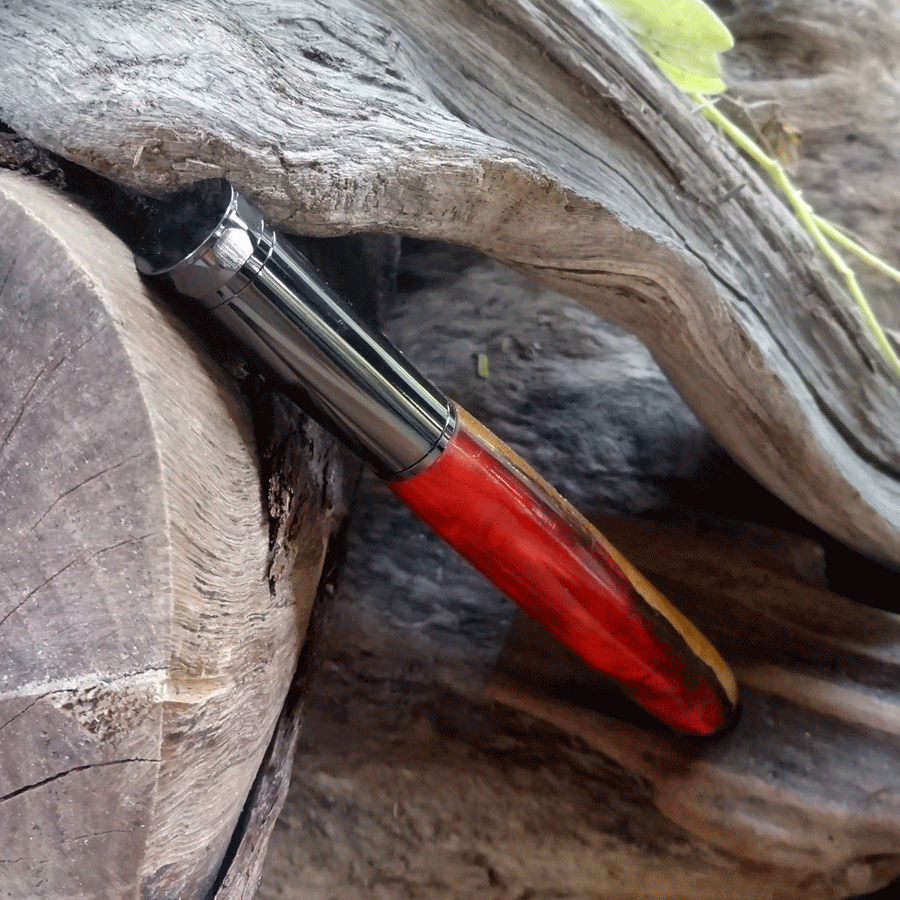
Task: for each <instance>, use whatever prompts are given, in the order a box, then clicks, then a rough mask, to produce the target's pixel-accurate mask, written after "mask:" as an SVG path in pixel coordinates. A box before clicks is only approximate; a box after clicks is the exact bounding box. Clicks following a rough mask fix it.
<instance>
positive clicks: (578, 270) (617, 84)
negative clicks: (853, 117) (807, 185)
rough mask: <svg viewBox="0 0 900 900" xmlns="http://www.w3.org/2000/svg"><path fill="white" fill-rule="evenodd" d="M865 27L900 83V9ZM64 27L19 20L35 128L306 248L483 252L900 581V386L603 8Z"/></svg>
mask: <svg viewBox="0 0 900 900" xmlns="http://www.w3.org/2000/svg"><path fill="white" fill-rule="evenodd" d="M796 9H797V10H800V6H798V7H796ZM802 9H803V12H802V14H801V13H800V12H799V11H798V12H797V15H798V16H801V17H805V21H807V22H808V23H811V24H810V27H812V25H813V24H815V23H816V22H818V17H819V15H820V13H823V12H828V13H829V14H830V15H831V18H832V20H834V16H835V13H836V11H837V12H841V11H843V13H845V14H846V13H847V11H848V10H850V9H851V7H849V6H848V5H847V4H843V3H837V2H834V0H818V2H816V3H814V4H809V3H807V4H802ZM852 9H853V19H852V23H849V22H848V23H847V24H846V25H845V26H844V27H845V28H846V29H848V30H851V31H852V29H853V28H854V27H855V24H854V23H856V22H857V21H858V20H859V18H860V16H861V15H862V12H861V10H864V11H865V13H866V16H868V19H869V20H871V21H873V22H877V23H878V27H879V29H880V33H881V39H880V40H879V41H878V43H877V47H878V52H879V53H882V52H887V50H886V48H890V50H891V51H892V52H893V56H892V57H891V59H890V62H891V64H892V65H893V66H895V67H896V64H897V55H896V54H897V50H896V48H897V47H898V46H900V39H898V38H900V35H898V33H897V28H898V27H900V26H898V22H900V16H898V9H900V7H898V3H897V0H889V2H882V0H865V2H863V3H862V4H854V5H853V7H852ZM67 10H68V5H67V4H66V3H65V2H64V0H44V2H42V3H30V4H11V5H8V6H7V7H6V8H5V9H4V10H3V11H2V13H0V83H2V85H3V91H2V98H0V118H2V119H3V120H4V121H6V123H7V124H8V125H10V126H11V127H12V128H14V129H15V130H16V131H18V132H19V133H21V134H23V135H25V136H27V137H29V138H31V139H32V140H34V141H35V142H37V143H38V144H41V145H44V146H46V147H48V148H50V149H52V150H54V151H56V152H59V153H61V154H63V155H64V156H67V157H68V158H70V159H73V160H76V161H78V162H80V163H83V164H84V165H87V166H89V167H91V168H93V169H96V170H98V171H100V172H102V173H104V174H106V175H108V176H110V177H111V178H113V179H114V180H117V181H120V182H123V183H127V184H130V185H132V186H135V187H138V188H141V189H142V190H146V191H153V190H162V189H164V188H171V187H174V186H176V185H178V184H183V183H185V182H190V181H193V180H195V179H197V178H201V177H206V176H209V175H225V176H227V177H230V178H232V179H233V180H234V181H235V182H236V183H237V184H238V185H239V186H240V187H241V188H242V189H244V190H245V191H246V192H247V193H248V194H249V195H250V196H251V198H252V199H254V200H255V201H256V202H257V203H258V205H259V206H260V207H261V208H262V209H263V210H264V212H266V213H267V214H268V215H269V216H270V217H271V218H272V220H273V221H274V222H276V223H277V224H280V225H282V226H285V227H286V228H287V230H289V231H293V232H296V233H318V234H333V233H336V232H342V231H362V230H369V231H388V232H394V233H397V232H400V233H408V234H415V235H420V236H424V237H432V238H441V239H444V240H450V241H454V242H459V243H464V244H470V245H473V246H476V247H479V248H480V249H482V250H484V251H485V252H487V253H489V254H490V255H492V256H494V257H496V258H498V259H500V260H503V261H505V262H507V263H509V264H510V265H512V266H515V267H516V268H518V269H520V270H521V271H522V272H525V273H527V274H529V275H532V276H534V277H535V278H538V279H540V280H542V281H543V282H544V283H546V284H548V285H551V286H553V287H555V288H558V289H559V290H561V291H563V292H565V293H568V294H570V295H572V296H575V297H577V298H579V299H581V300H582V301H584V302H585V303H587V304H588V305H589V306H591V307H592V308H594V309H595V310H597V311H599V312H601V313H603V314H604V315H607V316H609V317H610V318H612V319H613V320H614V321H616V322H618V323H620V324H622V325H624V326H625V327H627V328H629V329H630V330H633V331H634V332H635V333H637V334H638V335H640V337H641V338H642V340H643V341H644V342H645V343H646V344H647V345H648V346H649V347H650V349H651V350H652V352H653V354H654V356H655V357H656V359H657V360H658V361H659V362H660V363H661V365H662V367H663V369H664V370H665V371H666V373H667V374H668V375H669V377H670V378H671V379H672V381H673V383H674V384H675V385H676V387H677V388H678V390H679V392H680V393H681V394H682V395H683V396H684V397H685V398H686V399H687V401H688V403H689V405H690V406H691V407H692V409H694V410H695V411H696V412H697V414H698V416H699V417H700V419H701V420H702V421H703V422H704V424H705V425H706V426H707V427H708V428H709V429H710V430H711V431H712V433H713V434H714V435H715V436H716V438H717V439H718V440H719V441H720V442H721V443H722V445H723V446H725V447H726V448H727V449H728V450H729V452H730V453H731V454H732V455H733V456H734V457H735V458H736V459H737V460H739V461H740V462H741V464H742V465H744V466H746V467H747V468H748V469H749V470H750V471H751V472H752V473H753V474H754V475H755V476H756V477H757V478H759V479H760V480H761V481H762V482H763V483H764V484H766V485H767V486H768V487H769V488H770V489H771V490H772V491H773V492H775V493H776V494H778V495H779V496H780V497H782V498H783V499H784V500H785V501H787V502H788V503H789V504H790V505H791V506H792V507H793V508H794V509H796V510H798V511H799V512H800V513H801V514H802V515H804V516H806V517H807V518H809V519H811V520H812V521H814V522H816V523H818V524H819V525H820V526H822V527H823V528H824V529H825V530H827V531H829V532H830V533H832V534H834V535H836V536H838V537H839V538H841V539H842V540H845V541H847V542H848V543H850V544H852V545H854V546H856V547H857V548H859V549H862V550H864V551H866V552H868V553H871V554H873V555H875V556H878V557H880V558H882V559H886V560H893V561H895V562H900V488H898V480H897V475H898V471H900V449H898V448H900V420H898V418H897V416H896V410H897V408H898V406H900V384H898V382H897V379H896V378H895V376H894V375H893V374H892V372H891V371H890V369H889V368H888V366H887V364H886V362H885V361H884V360H883V358H882V357H881V356H880V354H879V352H878V351H877V349H876V347H875V345H874V343H873V341H872V339H871V337H870V336H869V334H868V332H867V331H866V329H865V327H864V326H863V324H862V320H861V317H860V316H859V314H858V313H857V312H856V310H855V309H854V308H853V307H852V306H851V304H850V301H849V299H848V298H847V296H846V295H845V293H844V291H843V288H842V287H841V286H840V285H839V284H838V282H837V281H836V278H835V276H834V275H833V274H832V273H831V271H830V270H829V269H828V268H827V267H826V265H825V263H824V262H823V261H822V260H821V258H820V257H819V256H818V255H817V254H816V252H815V251H814V249H813V247H812V245H811V242H810V240H809V238H808V237H807V235H806V234H805V232H803V231H802V229H801V228H800V226H799V225H798V223H797V222H796V220H795V219H794V218H793V217H792V216H791V215H790V214H789V213H788V212H787V210H786V208H785V206H784V204H783V203H782V202H781V201H780V200H779V199H778V198H777V197H775V196H774V194H773V193H772V191H771V189H770V188H769V186H768V185H766V184H765V183H764V182H763V181H762V180H761V179H760V177H758V176H757V174H756V173H755V172H754V171H753V170H751V169H750V167H749V166H748V165H747V164H745V162H744V161H743V159H742V158H741V157H740V156H739V155H738V154H737V153H736V152H735V151H734V150H733V149H732V148H731V147H730V146H729V145H727V144H726V143H725V142H724V140H723V139H722V138H720V137H719V136H718V135H717V134H716V133H715V132H714V131H713V130H712V128H711V127H710V126H709V125H707V124H706V123H705V122H704V120H703V119H702V117H700V116H699V115H696V114H695V112H694V111H693V109H692V106H691V103H690V102H688V101H687V100H686V99H685V98H684V97H683V96H681V95H679V94H678V93H677V91H676V90H675V88H674V87H673V86H672V85H670V84H669V83H668V82H666V81H665V80H664V78H663V77H662V76H661V75H660V74H659V73H658V72H657V71H656V70H655V69H654V68H653V66H652V65H651V64H650V63H649V62H648V61H647V60H645V59H644V58H643V57H642V56H641V55H640V53H639V52H638V51H637V50H636V49H635V46H634V44H633V43H632V42H631V40H630V38H629V37H628V36H627V34H626V33H625V32H624V31H623V30H622V29H621V28H620V27H618V26H617V25H616V24H615V23H614V22H613V21H612V20H611V19H610V18H609V16H608V15H607V14H606V13H605V12H604V10H603V7H602V4H601V3H599V0H571V2H567V3H558V2H554V0H541V2H531V0H493V2H491V3H484V2H472V0H423V2H419V3H415V4H412V5H411V4H409V3H407V2H398V0H341V2H333V0H329V2H326V0H302V2H292V3H290V4H284V3H278V2H276V3H266V4H259V3H252V2H246V3H243V2H233V3H230V4H229V5H228V6H227V7H223V6H222V5H221V4H220V3H217V2H214V0H191V2H190V3H187V4H181V5H180V6H179V7H178V9H177V10H175V9H173V8H172V7H171V6H169V5H166V4H163V5H152V4H151V5H147V4H146V3H140V2H137V0H126V2H121V3H116V4H114V5H112V6H110V5H109V4H97V5H92V6H91V5H89V6H88V7H86V8H85V9H84V10H82V11H81V12H80V14H79V16H78V17H77V18H76V19H75V20H73V21H72V22H71V23H70V25H69V26H68V27H67V28H66V29H59V28H57V27H56V25H57V23H58V22H59V21H60V20H61V19H62V18H64V17H66V16H67ZM831 33H832V36H834V35H836V34H838V31H837V29H836V28H834V29H832V32H831ZM864 49H865V48H864ZM869 52H870V54H871V53H872V52H874V51H869ZM226 61H227V63H226ZM855 64H856V60H854V65H855ZM883 64H884V65H886V63H883ZM835 77H840V72H839V71H837V70H836V72H835ZM881 108H882V107H880V106H879V109H881Z"/></svg>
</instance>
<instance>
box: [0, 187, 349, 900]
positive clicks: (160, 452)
mask: <svg viewBox="0 0 900 900" xmlns="http://www.w3.org/2000/svg"><path fill="white" fill-rule="evenodd" d="M0 235H2V240H0V273H2V274H0V343H2V346H3V348H4V352H3V354H2V356H0V454H2V457H0V459H2V467H0V519H2V522H3V528H2V529H0V559H2V561H3V562H2V568H3V573H4V577H3V582H2V585H0V656H2V659H3V669H2V674H0V730H2V740H0V834H2V836H3V852H2V854H0V856H2V859H0V897H3V898H10V900H22V898H31V897H34V898H37V897H41V898H45V900H50V898H53V900H63V898H72V900H75V898H79V900H83V898H91V900H102V898H115V900H124V898H126V897H131V898H137V897H141V898H142V900H157V898H159V900H162V898H171V897H201V896H203V895H204V894H205V892H206V891H207V890H209V889H210V888H211V887H212V886H214V885H215V883H216V881H217V879H218V878H219V877H220V868H221V866H222V863H223V859H225V857H226V851H227V850H228V847H229V844H230V843H231V842H232V840H233V837H234V835H235V827H236V825H237V824H238V821H239V817H240V815H241V813H242V811H243V810H244V808H245V800H246V798H247V795H248V792H249V791H250V788H251V785H252V784H253V783H254V780H255V779H256V778H257V772H258V769H259V767H260V763H261V761H262V759H263V755H264V753H265V751H266V748H267V746H268V745H269V743H270V739H271V738H272V733H273V728H274V726H275V724H276V720H277V719H278V717H279V715H280V713H281V711H282V705H283V702H284V698H285V695H286V693H287V689H288V686H289V684H290V682H291V679H292V677H293V673H294V670H295V668H296V660H297V654H298V650H299V647H300V643H301V641H302V638H303V634H304V630H305V627H306V617H307V616H308V614H309V610H310V608H311V605H312V602H313V599H314V597H315V595H316V591H317V587H318V584H319V578H320V573H321V568H322V563H323V559H324V556H325V552H326V548H327V545H328V540H329V537H330V535H331V532H332V530H333V528H334V527H335V522H336V520H337V519H338V517H339V516H340V514H341V513H342V512H343V510H344V507H345V500H344V499H343V494H342V490H343V488H342V484H343V482H342V480H341V475H340V471H341V470H340V463H339V461H337V460H335V459H334V450H333V443H332V441H331V439H330V438H329V437H328V436H323V435H322V433H321V432H320V431H319V430H318V429H317V428H315V427H314V426H307V429H306V430H305V431H304V430H303V429H302V428H301V429H300V434H299V436H298V437H297V441H298V444H301V443H302V445H303V447H302V452H300V451H299V450H297V447H296V446H295V447H294V448H293V449H294V453H295V456H296V459H294V460H290V459H288V460H285V459H284V457H279V456H278V455H277V454H271V453H270V459H271V460H275V461H273V462H272V465H273V466H277V465H280V466H281V467H282V469H283V471H281V472H280V473H279V474H281V475H283V476H284V477H285V478H286V480H287V485H288V487H287V488H286V490H289V493H287V494H285V495H284V496H281V495H278V493H277V490H276V488H277V485H278V484H279V482H278V480H277V479H274V480H273V481H272V482H271V487H272V490H274V491H275V492H276V495H275V496H272V497H270V498H269V501H270V503H269V504H268V505H269V508H268V509H267V503H266V498H265V496H264V491H263V489H262V488H261V484H260V476H259V461H258V459H257V455H256V450H255V441H254V436H253V425H252V422H251V419H250V415H249V413H248V410H247V406H246V403H245V401H244V400H243V398H242V397H241V396H240V394H239V393H238V391H237V389H236V383H235V382H234V381H233V380H232V379H230V378H228V376H227V375H225V373H224V372H223V371H222V370H221V369H220V368H219V367H218V366H217V365H216V364H215V363H213V362H212V361H211V359H210V357H209V355H208V352H207V350H206V349H205V348H204V347H203V346H202V345H200V344H199V342H198V341H197V339H196V338H194V337H192V336H191V335H190V334H189V333H188V332H187V330H186V329H185V328H184V326H182V325H180V324H179V323H178V322H177V321H176V320H175V319H174V317H173V316H171V314H169V313H168V312H166V311H165V310H164V308H163V307H162V306H161V305H160V303H159V301H154V300H153V299H152V298H151V297H150V296H148V294H147V292H146V290H145V288H144V286H143V284H142V283H141V282H140V280H139V279H138V277H137V275H136V273H135V270H134V266H133V262H132V258H131V254H130V253H129V252H128V250H127V249H126V248H125V247H124V246H123V245H122V244H121V243H119V242H118V241H117V240H116V239H115V238H114V237H113V236H112V235H111V234H110V233H109V232H108V231H107V230H106V229H105V228H104V227H103V226H102V225H100V224H99V223H98V222H97V221H96V220H94V219H93V218H92V217H91V216H90V215H89V214H88V213H86V212H85V211H84V210H83V209H81V208H79V207H78V206H76V205H74V204H73V203H72V202H69V201H67V200H66V199H65V198H64V197H63V196H62V195H60V194H59V193H58V192H56V191H53V190H52V189H50V188H47V187H43V186H40V185H38V184H37V183H35V182H34V181H32V180H28V179H25V178H24V177H22V176H18V175H13V174H11V173H8V172H4V173H0ZM279 504H280V505H279ZM279 513H280V514H279ZM270 529H271V531H270ZM281 529H287V530H288V531H289V532H290V533H289V536H285V535H281V533H280V530H281ZM288 537H289V539H288ZM287 764H289V760H288V761H287V762H286V761H285V760H284V759H282V760H281V766H282V769H283V768H284V766H285V765H287ZM282 774H283V773H282ZM268 817H269V818H270V819H271V818H273V812H272V809H270V810H269V813H268ZM257 839H259V836H258V835H257ZM220 896H223V897H224V896H227V895H225V894H220Z"/></svg>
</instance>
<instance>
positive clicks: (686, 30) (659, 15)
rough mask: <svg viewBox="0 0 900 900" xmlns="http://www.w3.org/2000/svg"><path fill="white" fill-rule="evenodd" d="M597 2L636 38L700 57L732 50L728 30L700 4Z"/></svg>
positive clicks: (683, 0)
mask: <svg viewBox="0 0 900 900" xmlns="http://www.w3.org/2000/svg"><path fill="white" fill-rule="evenodd" d="M600 2H601V3H602V4H603V5H604V6H606V7H607V8H608V9H609V10H610V12H612V13H613V15H615V16H617V17H618V18H619V19H621V20H622V22H623V23H624V24H625V25H626V27H627V28H628V30H629V31H631V32H632V33H633V34H634V35H635V37H638V38H647V39H649V40H652V41H655V42H657V43H658V44H663V45H666V46H670V47H680V48H682V49H684V50H696V51H698V52H700V53H704V52H705V53H723V52H724V51H725V50H730V49H731V48H732V47H733V46H734V38H733V37H732V35H731V32H730V31H729V30H728V27H727V26H726V25H725V23H724V22H723V21H722V20H721V19H720V18H719V17H718V16H717V15H716V14H715V13H714V12H713V11H712V10H711V9H710V8H709V7H708V6H707V5H706V4H705V3H704V2H703V0H600Z"/></svg>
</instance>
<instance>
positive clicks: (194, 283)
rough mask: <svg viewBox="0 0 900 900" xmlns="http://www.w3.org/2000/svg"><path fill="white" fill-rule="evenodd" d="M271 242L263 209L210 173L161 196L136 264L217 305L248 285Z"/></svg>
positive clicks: (214, 305) (147, 271) (182, 292)
mask: <svg viewBox="0 0 900 900" xmlns="http://www.w3.org/2000/svg"><path fill="white" fill-rule="evenodd" d="M273 244H274V234H273V231H272V229H271V228H270V227H269V226H268V225H267V224H266V222H265V220H264V219H263V217H262V214H261V213H260V212H259V211H258V210H257V209H256V208H255V207H253V206H252V205H251V204H250V202H249V201H248V200H246V198H244V197H243V196H242V195H241V194H240V193H238V192H237V191H236V190H235V189H234V187H233V186H232V184H231V183H230V182H229V181H227V180H225V179H224V178H211V179H207V180H205V181H199V182H196V183H195V184H192V185H190V186H188V187H186V188H182V189H181V190H179V191H176V192H174V193H173V194H170V195H169V196H168V197H166V198H165V199H164V200H163V201H160V203H159V204H158V206H157V207H156V214H155V215H154V216H153V217H152V219H151V220H150V222H149V223H148V226H147V228H146V229H145V231H144V234H143V236H142V238H141V241H140V247H139V249H138V252H137V253H136V254H135V263H136V265H137V268H138V271H140V272H141V273H142V274H144V275H148V276H151V277H154V278H159V279H162V280H165V281H168V282H169V283H170V284H171V285H172V286H173V287H174V288H175V290H177V291H178V292H179V293H181V294H185V295H187V296H188V297H193V298H194V299H195V300H199V301H200V302H201V303H202V304H203V305H204V306H206V307H207V308H209V309H214V308H215V307H216V306H219V305H221V304H222V303H225V302H227V301H228V300H230V299H231V298H232V297H233V296H235V294H237V293H239V292H240V291H241V290H242V289H243V288H244V287H246V285H247V284H248V283H249V282H250V281H251V280H252V279H253V276H254V275H255V274H256V273H257V272H258V271H259V269H260V268H261V267H262V265H263V264H264V263H265V261H266V259H267V258H268V256H269V254H270V253H271V252H272V247H273Z"/></svg>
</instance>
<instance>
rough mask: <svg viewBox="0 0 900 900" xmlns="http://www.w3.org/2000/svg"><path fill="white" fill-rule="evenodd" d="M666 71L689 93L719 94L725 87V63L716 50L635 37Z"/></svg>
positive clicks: (662, 69)
mask: <svg viewBox="0 0 900 900" xmlns="http://www.w3.org/2000/svg"><path fill="white" fill-rule="evenodd" d="M636 40H637V41H638V43H639V44H640V45H641V47H642V48H643V49H644V51H645V52H646V53H647V54H648V55H649V56H650V57H651V59H652V60H653V61H654V62H655V63H656V65H657V66H658V67H659V68H660V70H661V71H662V72H663V74H664V75H666V76H668V78H669V79H670V80H671V81H673V82H674V83H675V84H676V85H677V86H678V87H679V88H681V90H683V91H684V92H685V93H688V94H691V93H693V94H720V93H722V91H724V90H725V87H726V85H725V82H724V81H722V77H721V76H722V67H721V65H720V64H719V57H718V56H717V54H715V53H709V52H707V53H701V52H699V51H696V50H685V49H683V48H681V47H672V46H666V45H665V44H660V43H658V42H656V41H653V40H649V39H647V38H636Z"/></svg>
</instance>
